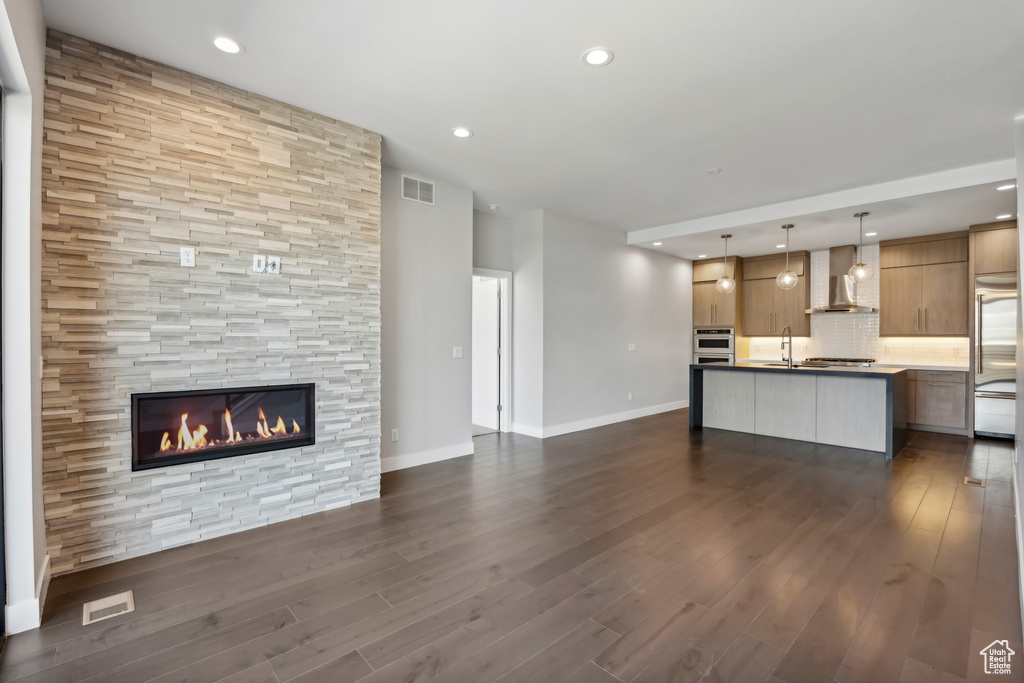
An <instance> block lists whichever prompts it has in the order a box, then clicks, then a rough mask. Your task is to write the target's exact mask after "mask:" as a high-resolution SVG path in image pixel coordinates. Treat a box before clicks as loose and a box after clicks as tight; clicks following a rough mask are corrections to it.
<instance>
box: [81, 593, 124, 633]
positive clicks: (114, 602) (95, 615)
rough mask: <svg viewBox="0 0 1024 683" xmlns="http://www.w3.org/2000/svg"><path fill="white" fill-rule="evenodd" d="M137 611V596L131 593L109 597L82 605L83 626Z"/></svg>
mask: <svg viewBox="0 0 1024 683" xmlns="http://www.w3.org/2000/svg"><path fill="white" fill-rule="evenodd" d="M134 611H135V596H134V595H133V594H132V592H131V591H125V592H124V593H118V594H117V595H109V596H107V597H105V598H100V599H99V600H93V601H92V602H87V603H85V604H84V605H82V626H88V625H89V624H95V623H96V622H97V621H103V620H104V619H110V618H111V617H116V616H120V615H122V614H127V613H128V612H134Z"/></svg>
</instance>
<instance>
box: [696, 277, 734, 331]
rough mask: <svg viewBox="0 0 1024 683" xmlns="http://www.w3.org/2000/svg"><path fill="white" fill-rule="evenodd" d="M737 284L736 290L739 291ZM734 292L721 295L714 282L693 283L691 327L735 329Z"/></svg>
mask: <svg viewBox="0 0 1024 683" xmlns="http://www.w3.org/2000/svg"><path fill="white" fill-rule="evenodd" d="M739 286H740V285H739V282H737V283H736V289H739ZM736 297H737V293H736V290H733V291H732V292H730V293H728V294H723V293H722V292H719V291H718V290H717V289H715V283H714V282H695V283H693V326H694V327H707V326H709V325H721V326H722V327H736Z"/></svg>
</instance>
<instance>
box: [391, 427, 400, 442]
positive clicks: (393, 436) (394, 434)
mask: <svg viewBox="0 0 1024 683" xmlns="http://www.w3.org/2000/svg"><path fill="white" fill-rule="evenodd" d="M391 441H392V442H394V441H398V430H397V429H392V430H391Z"/></svg>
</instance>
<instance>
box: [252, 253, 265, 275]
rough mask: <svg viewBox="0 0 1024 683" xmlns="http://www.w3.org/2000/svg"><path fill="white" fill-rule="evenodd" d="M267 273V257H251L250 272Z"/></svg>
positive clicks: (258, 255)
mask: <svg viewBox="0 0 1024 683" xmlns="http://www.w3.org/2000/svg"><path fill="white" fill-rule="evenodd" d="M266 271H267V257H266V256H264V255H262V254H256V255H255V256H253V257H252V272H254V273H265V272H266Z"/></svg>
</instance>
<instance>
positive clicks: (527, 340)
mask: <svg viewBox="0 0 1024 683" xmlns="http://www.w3.org/2000/svg"><path fill="white" fill-rule="evenodd" d="M513 233H514V237H513V245H512V264H513V266H512V271H513V272H512V431H516V432H522V433H523V434H529V435H531V436H537V437H539V436H542V434H543V428H544V212H543V211H531V212H529V213H526V214H524V215H522V216H517V217H516V219H515V221H514V226H513Z"/></svg>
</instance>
